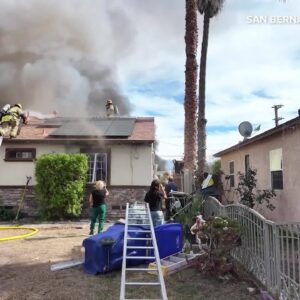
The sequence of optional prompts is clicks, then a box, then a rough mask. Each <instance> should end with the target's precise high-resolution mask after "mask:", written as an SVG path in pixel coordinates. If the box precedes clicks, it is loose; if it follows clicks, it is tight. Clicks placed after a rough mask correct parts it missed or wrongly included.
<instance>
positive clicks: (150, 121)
mask: <svg viewBox="0 0 300 300" xmlns="http://www.w3.org/2000/svg"><path fill="white" fill-rule="evenodd" d="M154 140H155V126H154V118H151V117H139V118H122V117H118V118H89V119H75V118H61V117H60V118H52V119H38V118H36V117H30V118H29V122H28V124H27V125H23V126H22V128H21V132H20V134H19V135H18V136H17V137H16V138H15V139H9V138H5V139H4V141H3V142H5V143H10V142H13V143H15V142H19V143H24V142H39V143H43V142H47V143H52V142H53V143H57V142H59V143H63V142H66V141H67V142H68V143H81V144H83V143H84V144H89V143H94V142H96V141H105V142H106V143H111V144H113V143H152V142H154Z"/></svg>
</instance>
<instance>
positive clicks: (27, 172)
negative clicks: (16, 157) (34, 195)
mask: <svg viewBox="0 0 300 300" xmlns="http://www.w3.org/2000/svg"><path fill="white" fill-rule="evenodd" d="M6 148H35V149H36V156H37V157H39V156H41V155H42V154H46V153H61V152H65V146H63V145H38V144H30V145H20V144H16V145H14V144H2V146H1V147H0V185H24V184H26V176H31V177H32V181H31V182H30V183H31V184H35V182H36V181H35V178H34V163H33V162H31V161H28V162H27V161H26V162H18V161H5V160H4V158H5V149H6Z"/></svg>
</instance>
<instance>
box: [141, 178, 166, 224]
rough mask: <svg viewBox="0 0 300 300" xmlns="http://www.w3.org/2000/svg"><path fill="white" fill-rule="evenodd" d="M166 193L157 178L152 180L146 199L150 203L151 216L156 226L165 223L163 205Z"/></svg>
mask: <svg viewBox="0 0 300 300" xmlns="http://www.w3.org/2000/svg"><path fill="white" fill-rule="evenodd" d="M165 198H166V193H165V191H164V189H163V187H162V185H161V184H160V183H159V181H158V180H157V179H154V180H153V181H152V182H151V186H150V189H149V191H148V192H147V194H146V196H145V199H144V201H145V202H147V203H149V208H150V212H151V218H152V222H153V225H154V226H157V225H161V224H163V223H164V214H163V212H162V207H163V206H164V199H165Z"/></svg>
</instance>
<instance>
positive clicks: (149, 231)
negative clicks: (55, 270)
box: [120, 203, 168, 300]
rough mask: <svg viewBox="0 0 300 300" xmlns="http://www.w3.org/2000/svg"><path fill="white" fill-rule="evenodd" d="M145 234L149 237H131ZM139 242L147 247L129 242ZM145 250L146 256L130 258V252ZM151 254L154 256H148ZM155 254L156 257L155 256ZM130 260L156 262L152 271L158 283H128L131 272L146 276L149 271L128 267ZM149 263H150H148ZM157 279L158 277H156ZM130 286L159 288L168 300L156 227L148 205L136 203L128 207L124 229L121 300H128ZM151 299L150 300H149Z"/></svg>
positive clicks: (165, 299)
mask: <svg viewBox="0 0 300 300" xmlns="http://www.w3.org/2000/svg"><path fill="white" fill-rule="evenodd" d="M130 225H135V226H137V225H142V227H145V229H143V228H142V229H141V230H138V231H137V230H132V229H131V228H130ZM131 232H132V233H137V232H138V233H142V234H143V233H145V234H146V236H147V237H134V236H133V237H131V235H134V234H130V233H131ZM130 240H139V241H142V240H144V241H145V246H129V245H128V241H130ZM146 242H147V244H146ZM134 249H136V250H141V249H143V250H145V253H146V255H145V256H128V250H134ZM147 253H148V254H150V253H151V255H152V256H149V255H147ZM153 253H154V256H153ZM130 259H141V260H152V261H155V263H156V266H157V268H156V269H152V270H151V271H155V272H157V280H156V281H153V280H152V281H148V282H147V281H142V282H141V281H128V278H127V274H129V273H131V272H144V273H145V274H146V273H147V272H148V271H149V269H148V268H147V267H128V266H127V262H128V260H130ZM148 263H149V261H148ZM155 278H156V277H155ZM128 286H142V287H145V286H157V288H159V289H160V296H161V298H160V299H162V300H167V299H168V297H167V292H166V287H165V281H164V277H163V273H162V269H161V263H160V257H159V252H158V247H157V242H156V237H155V232H154V226H153V222H152V219H151V213H150V209H149V204H148V203H135V204H133V205H131V206H130V205H129V203H127V206H126V220H125V229H124V244H123V264H122V276H121V289H120V300H128V299H129V298H126V287H128ZM147 299H149V298H147Z"/></svg>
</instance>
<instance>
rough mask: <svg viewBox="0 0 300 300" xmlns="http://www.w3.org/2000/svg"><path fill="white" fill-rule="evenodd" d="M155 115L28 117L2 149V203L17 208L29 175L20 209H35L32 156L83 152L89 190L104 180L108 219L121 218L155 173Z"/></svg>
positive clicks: (0, 149)
mask: <svg viewBox="0 0 300 300" xmlns="http://www.w3.org/2000/svg"><path fill="white" fill-rule="evenodd" d="M154 140H155V126H154V118H147V117H145V118H125V117H118V118H89V119H75V118H73V119H72V118H50V119H44V120H41V119H37V118H31V119H30V120H29V124H28V125H26V126H23V127H22V129H21V133H20V135H19V136H18V137H17V138H16V139H8V138H5V139H4V140H3V143H2V146H1V147H0V170H1V172H0V207H1V206H2V207H4V208H6V209H9V208H15V207H16V206H17V202H18V201H19V200H20V199H21V197H22V193H23V191H24V186H25V184H26V178H27V176H32V178H33V179H32V181H30V183H29V188H28V191H27V192H26V198H25V201H24V202H25V203H24V204H25V206H24V208H23V212H25V213H26V214H27V215H29V216H32V215H36V214H37V213H38V206H37V203H36V201H35V196H34V189H33V186H34V185H35V184H36V181H35V177H34V173H35V167H34V162H33V161H34V159H36V158H38V157H39V156H40V155H42V154H45V153H86V154H87V155H88V158H89V173H88V182H89V183H88V185H87V188H86V197H85V205H84V208H87V198H88V194H89V192H90V191H91V189H92V188H93V184H92V183H93V182H95V180H99V179H101V180H105V181H106V182H107V185H108V188H109V191H110V196H109V198H108V217H109V216H111V217H113V216H115V217H119V216H124V209H125V206H126V203H127V202H128V201H134V200H141V199H143V197H144V194H145V192H146V190H147V189H148V187H149V185H150V183H151V180H152V179H153V172H154V148H153V145H154Z"/></svg>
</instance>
